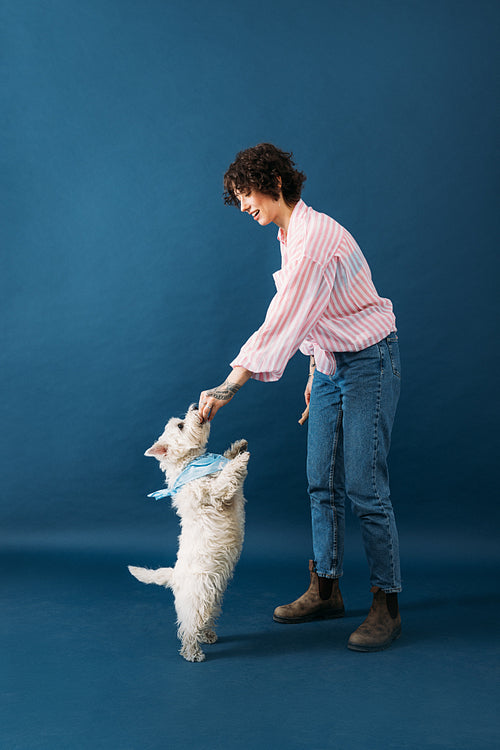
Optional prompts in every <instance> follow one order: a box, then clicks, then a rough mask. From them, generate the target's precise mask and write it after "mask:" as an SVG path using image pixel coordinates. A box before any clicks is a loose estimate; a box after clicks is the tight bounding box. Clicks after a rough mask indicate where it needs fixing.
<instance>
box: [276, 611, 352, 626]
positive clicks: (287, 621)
mask: <svg viewBox="0 0 500 750" xmlns="http://www.w3.org/2000/svg"><path fill="white" fill-rule="evenodd" d="M344 615H345V609H342V610H340V609H339V610H337V611H335V612H329V613H328V614H317V615H304V616H303V617H280V616H279V615H273V620H274V622H279V623H281V625H298V624H299V623H301V622H313V621H314V620H336V619H337V618H339V617H343V616H344Z"/></svg>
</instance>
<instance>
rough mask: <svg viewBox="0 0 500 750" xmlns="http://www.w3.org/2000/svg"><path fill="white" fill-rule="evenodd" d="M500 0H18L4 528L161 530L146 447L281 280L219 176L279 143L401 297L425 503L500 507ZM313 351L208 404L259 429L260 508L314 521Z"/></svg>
mask: <svg viewBox="0 0 500 750" xmlns="http://www.w3.org/2000/svg"><path fill="white" fill-rule="evenodd" d="M498 20H499V7H498V3H495V2H488V1H487V0H478V1H477V2H474V3H472V2H462V1H461V0H458V1H457V0H453V2H451V0H438V1H437V2H436V0H432V1H431V0H418V1H415V2H414V1H413V0H405V1H403V2H396V0H383V1H381V2H377V3H373V2H371V1H369V0H352V2H340V0H339V1H337V0H334V1H327V0H311V2H309V3H304V2H298V1H296V0H287V2H284V0H276V1H274V2H269V0H255V2H253V3H252V4H251V5H250V6H244V5H241V4H238V3H234V2H230V0H216V2H213V3H206V2H204V1H202V0H192V2H189V3H179V2H173V1H170V0H84V1H83V2H81V1H77V0H47V2H43V3H40V2H36V1H35V0H33V1H30V0H15V2H14V0H12V2H9V1H8V0H2V2H1V3H0V22H1V32H0V34H1V39H0V48H1V55H2V59H3V72H2V84H1V86H2V88H1V91H2V94H1V96H2V101H1V111H2V114H3V117H2V124H1V130H2V149H1V153H2V169H1V177H0V180H1V182H0V189H1V200H0V211H1V214H2V220H1V230H0V231H1V234H2V243H1V244H2V247H1V256H0V258H1V260H0V262H1V277H0V283H1V297H0V303H1V307H2V326H1V342H0V356H1V359H2V363H1V371H0V378H1V393H2V398H1V431H0V440H1V446H0V456H1V460H2V482H1V503H0V528H1V534H2V538H3V541H4V543H6V544H7V543H10V544H17V543H21V542H22V541H23V540H25V541H26V540H29V539H31V540H36V543H37V544H44V543H47V544H52V543H56V540H59V541H60V542H61V540H62V542H61V543H64V539H66V540H67V543H72V544H73V543H76V542H77V541H78V540H80V542H81V543H82V544H84V545H85V544H87V545H92V544H100V543H106V544H107V545H109V544H111V543H114V544H117V545H120V544H123V545H125V544H128V543H130V542H131V541H133V543H136V544H138V545H141V544H143V545H144V546H147V544H148V543H150V540H151V539H155V538H158V539H159V538H160V537H159V534H160V532H161V531H162V529H163V528H164V524H165V523H166V518H167V516H166V514H165V507H166V506H164V505H161V504H159V503H155V502H154V501H151V500H147V499H146V498H145V496H146V494H147V493H148V492H151V491H153V490H155V489H158V487H159V486H161V481H162V475H161V474H160V472H159V470H158V467H157V464H156V462H155V461H152V460H151V459H147V458H145V457H144V455H143V454H144V451H145V450H146V448H148V446H149V445H150V444H151V442H152V441H153V440H154V439H155V438H156V437H157V436H158V435H159V434H160V433H161V431H162V429H163V426H164V424H165V422H166V421H167V419H168V418H169V417H170V416H172V415H182V414H183V412H184V411H185V410H186V409H187V408H188V406H189V404H190V403H192V402H197V400H198V396H199V393H200V391H201V390H202V389H206V388H209V387H212V386H215V385H218V384H219V383H220V382H222V381H223V380H224V378H225V377H226V375H227V374H228V372H229V362H230V361H231V360H232V359H233V357H234V356H235V355H236V354H237V352H238V351H239V348H240V346H241V345H242V343H244V341H245V340H246V338H247V337H248V336H249V335H250V334H251V333H253V331H254V330H255V329H256V328H257V327H258V326H259V325H260V324H261V322H262V320H263V317H264V315H265V311H266V309H267V306H268V304H269V301H270V299H271V298H272V295H273V292H274V286H273V281H272V273H273V272H274V271H275V270H277V268H278V267H279V264H280V254H279V244H278V242H277V239H276V234H277V228H276V227H275V226H274V225H272V226H271V227H267V228H261V227H259V226H257V224H255V223H252V222H251V221H250V220H249V218H248V217H247V216H246V215H242V214H240V212H239V211H238V210H236V209H234V208H229V207H226V206H224V204H223V201H222V177H223V174H224V171H225V169H226V168H227V166H228V165H229V163H230V162H231V161H232V160H233V158H234V156H235V154H236V153H237V151H239V150H241V149H243V148H246V147H248V146H252V145H255V144H256V143H259V142H262V141H270V142H273V143H275V144H276V145H278V146H279V147H281V148H282V149H285V150H287V151H293V153H294V157H295V160H296V162H297V165H298V167H299V168H300V169H302V170H303V171H304V172H305V173H306V175H307V182H306V186H305V190H304V194H303V197H304V200H305V202H306V203H308V204H309V205H312V206H313V207H314V208H315V209H317V210H319V211H324V212H325V213H328V214H330V215H331V216H333V217H334V218H335V219H336V220H337V221H339V222H340V223H341V224H343V225H344V226H345V227H346V228H347V229H348V230H349V231H350V232H351V233H352V234H353V235H354V237H355V238H356V240H357V242H358V243H359V245H360V246H361V248H362V250H363V252H364V253H365V255H366V257H367V259H368V262H369V264H370V267H371V269H372V273H373V278H374V282H375V286H376V288H377V290H378V292H379V293H380V294H381V295H382V296H385V297H389V298H390V299H391V300H392V301H393V304H394V309H395V313H396V317H397V322H398V331H399V336H400V346H401V353H402V360H403V388H402V396H401V401H400V408H399V413H398V417H397V421H396V425H395V428H394V433H393V448H392V453H391V475H392V488H393V497H394V504H395V506H396V511H397V514H398V518H399V520H400V524H401V525H402V527H403V529H404V528H405V525H406V527H411V528H420V529H422V531H423V533H426V531H427V532H429V533H431V531H430V530H431V529H432V528H435V527H436V525H439V524H440V523H441V522H442V523H443V524H444V523H446V524H450V523H451V524H454V525H455V526H457V525H458V527H460V526H462V528H464V529H465V528H467V530H468V531H469V532H470V531H471V530H472V531H477V532H479V531H480V528H481V524H483V525H485V526H488V525H491V524H492V521H493V520H494V519H495V514H497V515H496V518H497V519H498V509H497V508H498V504H497V502H496V498H497V495H498V490H497V483H496V481H494V479H495V478H494V474H493V465H494V461H495V459H496V457H497V455H498V417H499V414H498V385H497V380H498V345H497V341H498V315H497V309H496V298H497V296H498V295H497V286H498V270H499V264H498V250H497V247H496V244H497V239H498V229H499V228H498V206H497V202H496V198H497V192H498V177H497V174H498V169H497V168H498V164H497V163H496V156H497V153H498V152H497V142H496V138H497V130H498V100H497V98H496V95H497V93H498V92H497V91H496V90H495V82H496V81H497V80H498V79H497V75H498V36H499V28H498V26H499V24H498ZM307 370H308V363H307V361H306V359H305V358H304V357H303V356H302V355H301V354H300V353H299V354H297V355H296V356H295V357H294V358H293V359H292V360H291V362H290V363H289V365H288V367H287V369H286V371H285V374H284V376H283V378H282V379H281V380H280V381H279V382H277V383H273V384H262V383H257V382H254V381H252V382H249V383H248V384H247V385H246V386H245V388H244V389H242V391H241V392H240V393H239V394H238V395H237V397H236V398H235V399H234V400H233V401H232V403H231V404H230V405H229V406H227V407H226V408H225V409H224V410H223V411H222V412H220V414H219V415H218V416H217V418H216V419H215V421H214V422H213V427H212V435H211V439H210V443H209V449H210V450H212V451H214V452H218V451H222V450H224V449H225V447H226V446H227V444H228V443H229V442H230V441H232V440H234V439H236V438H239V437H246V438H247V439H248V441H249V444H250V449H251V452H252V458H251V466H250V473H249V477H248V481H247V497H248V501H249V503H248V519H249V530H250V531H252V529H257V528H259V529H261V530H262V531H263V533H264V532H265V530H266V529H269V530H271V532H274V531H275V530H276V528H277V527H279V525H283V527H284V526H285V525H286V527H287V528H300V529H302V528H303V527H304V526H305V525H306V524H307V522H308V511H307V496H306V480H305V474H304V468H305V443H306V431H307V427H304V428H300V427H299V426H298V424H297V420H298V418H299V417H300V414H301V412H302V410H303V390H304V386H305V381H306V378H307ZM168 518H169V519H170V520H169V523H170V522H171V523H172V529H175V528H176V521H175V520H174V519H173V518H171V517H170V516H169V517H168ZM158 529H160V532H159V531H158ZM306 531H307V529H306ZM155 534H158V536H157V537H155ZM263 538H264V537H263ZM44 540H45V541H44Z"/></svg>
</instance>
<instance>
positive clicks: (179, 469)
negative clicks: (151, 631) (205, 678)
mask: <svg viewBox="0 0 500 750" xmlns="http://www.w3.org/2000/svg"><path fill="white" fill-rule="evenodd" d="M209 433H210V423H209V422H204V423H201V422H200V417H199V413H198V410H197V409H196V407H195V406H194V405H193V406H191V407H190V408H189V410H188V412H187V414H186V416H185V419H183V420H181V419H177V418H175V417H174V418H172V419H170V420H169V422H168V423H167V425H166V427H165V431H164V432H163V435H161V437H159V438H158V440H157V441H156V443H154V445H152V446H151V448H149V449H148V450H147V451H146V453H145V455H146V456H154V457H155V458H157V459H158V461H159V462H160V468H161V469H162V471H164V472H165V476H166V482H167V484H168V487H169V489H168V491H160V492H157V493H153V495H154V496H164V495H165V494H167V492H168V494H170V495H172V507H173V508H174V509H175V510H176V512H177V514H178V515H179V516H180V519H181V534H180V536H179V549H178V552H177V562H176V564H175V567H174V568H158V569H157V570H149V569H147V568H135V567H132V566H129V570H130V572H131V573H132V575H133V576H135V577H136V578H137V579H138V580H139V581H142V582H143V583H157V584H159V585H160V586H165V587H166V588H171V589H172V591H173V593H174V597H175V609H176V612H177V625H178V631H177V633H178V636H179V639H180V640H181V643H182V648H181V651H180V653H181V654H182V656H184V658H185V659H187V660H188V661H203V660H204V659H205V654H204V653H203V651H202V650H201V648H200V643H215V641H216V640H217V636H216V634H215V631H214V629H213V628H214V624H215V620H216V618H217V616H218V615H219V613H220V608H221V602H222V597H223V595H224V592H225V590H226V587H227V584H228V582H229V580H230V579H231V577H232V575H233V571H234V568H235V565H236V563H237V562H238V559H239V557H240V553H241V548H242V546H243V536H244V528H245V510H244V505H245V498H244V496H243V482H244V480H245V477H246V475H247V464H248V459H249V457H250V454H249V453H248V451H247V450H246V449H247V442H246V440H238V441H237V442H236V443H233V444H232V445H231V447H230V448H229V449H228V450H227V451H226V452H225V453H224V456H223V457H222V456H214V454H205V455H204V456H203V455H202V454H203V453H204V450H205V446H206V444H207V441H208V436H209ZM211 461H215V463H212V464H211V465H210V466H209V467H208V469H207V468H203V464H210V462H211ZM200 464H201V468H200ZM221 465H222V468H221ZM207 471H211V472H213V471H215V472H216V473H206V472H207ZM201 474H205V475H204V476H200V475H201ZM193 477H194V478H193ZM186 480H188V481H187V482H186ZM184 482H186V483H184Z"/></svg>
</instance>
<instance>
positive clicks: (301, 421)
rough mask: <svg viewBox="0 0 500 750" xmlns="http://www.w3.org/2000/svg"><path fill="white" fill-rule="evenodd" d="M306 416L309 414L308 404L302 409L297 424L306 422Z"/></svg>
mask: <svg viewBox="0 0 500 750" xmlns="http://www.w3.org/2000/svg"><path fill="white" fill-rule="evenodd" d="M308 416H309V404H308V405H307V407H306V408H305V409H304V411H303V412H302V416H301V418H300V419H299V424H300V425H303V424H305V423H306V421H307V418H308Z"/></svg>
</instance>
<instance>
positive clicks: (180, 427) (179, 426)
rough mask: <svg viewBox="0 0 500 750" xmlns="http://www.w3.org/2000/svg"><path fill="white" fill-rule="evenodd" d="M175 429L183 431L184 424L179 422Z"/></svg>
mask: <svg viewBox="0 0 500 750" xmlns="http://www.w3.org/2000/svg"><path fill="white" fill-rule="evenodd" d="M177 427H178V428H179V430H183V429H184V422H179V424H178V425H177Z"/></svg>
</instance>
